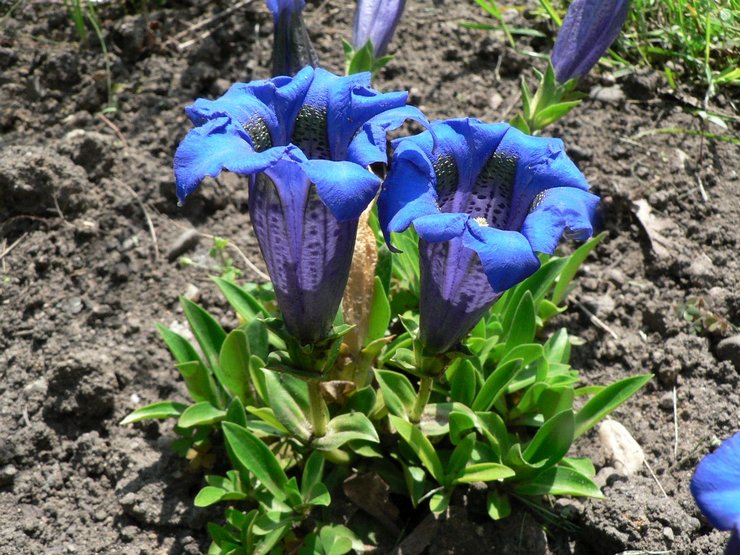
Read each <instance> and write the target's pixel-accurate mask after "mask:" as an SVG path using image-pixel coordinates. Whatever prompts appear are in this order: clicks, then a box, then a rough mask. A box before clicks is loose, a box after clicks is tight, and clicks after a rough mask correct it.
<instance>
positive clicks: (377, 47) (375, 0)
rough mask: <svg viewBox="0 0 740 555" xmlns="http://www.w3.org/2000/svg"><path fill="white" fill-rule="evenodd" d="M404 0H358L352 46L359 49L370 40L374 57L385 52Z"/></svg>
mask: <svg viewBox="0 0 740 555" xmlns="http://www.w3.org/2000/svg"><path fill="white" fill-rule="evenodd" d="M405 5H406V0H358V1H357V9H356V11H355V21H354V25H353V26H352V46H353V47H354V49H355V50H359V49H360V48H362V47H363V46H365V43H366V42H367V41H368V40H370V41H372V44H373V53H374V55H375V57H376V58H379V57H381V56H383V54H385V52H386V50H388V43H390V41H391V39H392V38H393V33H394V32H395V31H396V26H397V25H398V21H399V20H400V19H401V15H402V14H403V8H404V7H405Z"/></svg>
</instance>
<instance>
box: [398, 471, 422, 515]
mask: <svg viewBox="0 0 740 555" xmlns="http://www.w3.org/2000/svg"><path fill="white" fill-rule="evenodd" d="M403 478H404V481H405V482H406V487H407V488H408V492H409V498H410V499H411V504H412V505H413V506H414V507H417V506H418V505H419V503H420V502H421V500H422V498H423V497H424V491H425V489H426V488H425V485H426V473H425V472H424V469H423V468H421V467H420V466H407V465H405V464H404V465H403Z"/></svg>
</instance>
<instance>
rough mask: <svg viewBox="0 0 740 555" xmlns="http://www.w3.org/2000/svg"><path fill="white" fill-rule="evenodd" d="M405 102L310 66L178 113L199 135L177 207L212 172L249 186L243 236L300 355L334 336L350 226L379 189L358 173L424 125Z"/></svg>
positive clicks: (188, 141) (363, 77) (366, 77)
mask: <svg viewBox="0 0 740 555" xmlns="http://www.w3.org/2000/svg"><path fill="white" fill-rule="evenodd" d="M406 97H407V93H405V92H392V93H379V92H377V91H375V90H373V89H371V88H370V74H369V73H359V74H355V75H351V76H347V77H338V76H336V75H334V74H332V73H329V72H328V71H324V70H322V69H313V68H311V67H307V68H304V69H303V70H301V71H300V72H299V73H298V74H297V75H296V76H295V77H293V78H290V77H276V78H273V79H269V80H265V81H253V82H251V83H236V84H235V85H233V86H232V87H231V88H230V89H229V90H228V91H227V92H226V94H224V95H223V96H222V97H221V98H219V99H218V100H205V99H198V100H197V101H196V102H195V103H194V104H193V105H192V106H189V107H188V108H187V109H186V111H187V113H188V115H189V116H190V118H191V119H192V120H193V123H195V124H196V126H197V127H196V128H194V129H193V130H191V131H190V132H189V133H188V135H187V136H186V137H185V139H184V140H183V141H182V142H181V143H180V146H179V147H178V149H177V152H176V154H175V178H176V183H177V196H178V198H179V199H180V201H181V202H182V201H184V200H185V199H186V198H187V197H188V195H190V194H191V193H192V192H193V191H194V190H195V189H196V188H197V187H198V185H199V184H200V182H201V181H202V180H203V179H204V178H205V177H206V176H212V177H215V176H216V175H218V174H219V173H220V172H221V170H229V171H232V172H234V173H238V174H242V175H248V176H250V180H249V213H250V216H251V220H252V226H253V227H254V231H255V235H256V236H257V240H258V242H259V245H260V249H261V250H262V254H263V256H264V258H265V262H266V264H267V269H268V271H269V273H270V277H271V279H272V282H273V285H274V288H275V294H276V296H277V301H278V305H279V306H280V309H281V312H282V315H283V319H284V321H285V325H286V327H287V328H288V330H289V331H290V332H291V333H292V334H293V335H294V336H295V337H296V338H298V339H299V340H300V341H301V342H302V343H303V344H306V343H313V342H316V341H318V340H320V339H322V338H324V337H325V336H326V334H327V333H328V332H329V330H330V329H331V325H332V322H333V320H334V317H335V315H336V313H337V309H338V307H339V303H340V300H341V298H342V291H343V290H344V287H345V284H346V282H347V276H348V273H349V268H350V263H351V260H352V251H353V246H354V242H355V234H356V231H357V221H358V218H359V216H360V214H361V213H362V211H363V210H364V209H365V208H366V207H367V206H368V205H369V204H370V202H371V201H372V200H373V199H374V197H375V195H376V193H377V192H378V189H379V188H380V179H379V178H378V177H377V176H375V175H374V174H373V173H371V172H370V171H369V170H368V169H367V166H369V165H370V164H373V163H376V162H387V154H386V131H387V130H390V129H395V128H397V127H399V126H400V125H402V124H403V122H404V121H405V120H406V119H413V120H416V121H419V122H421V123H423V124H426V119H425V118H424V116H423V115H422V114H421V112H419V110H418V109H416V108H414V107H412V106H406Z"/></svg>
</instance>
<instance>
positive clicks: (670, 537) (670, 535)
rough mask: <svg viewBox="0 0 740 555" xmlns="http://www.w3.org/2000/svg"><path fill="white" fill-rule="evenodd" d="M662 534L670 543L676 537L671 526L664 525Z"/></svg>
mask: <svg viewBox="0 0 740 555" xmlns="http://www.w3.org/2000/svg"><path fill="white" fill-rule="evenodd" d="M663 536H664V537H665V539H666V540H668V541H669V542H671V543H672V542H673V540H675V539H676V536H675V535H674V533H673V528H671V527H670V526H666V527H665V528H663Z"/></svg>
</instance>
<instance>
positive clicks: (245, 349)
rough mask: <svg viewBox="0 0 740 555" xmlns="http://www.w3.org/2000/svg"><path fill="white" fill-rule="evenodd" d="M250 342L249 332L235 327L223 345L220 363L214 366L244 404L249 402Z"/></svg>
mask: <svg viewBox="0 0 740 555" xmlns="http://www.w3.org/2000/svg"><path fill="white" fill-rule="evenodd" d="M249 357H250V352H249V344H248V342H247V334H246V333H244V331H242V330H240V329H235V330H233V331H232V332H231V333H229V335H227V336H226V339H225V340H224V342H223V345H222V346H221V354H220V356H219V362H220V364H219V365H218V367H216V368H214V371H215V373H216V377H217V378H218V380H219V382H221V385H223V386H224V387H225V388H226V389H227V390H228V391H229V392H230V393H231V394H232V395H235V396H237V397H238V398H239V399H240V400H241V401H242V402H243V403H244V404H249V403H250V401H251V397H252V396H251V394H250V391H249V381H250V380H249Z"/></svg>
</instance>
